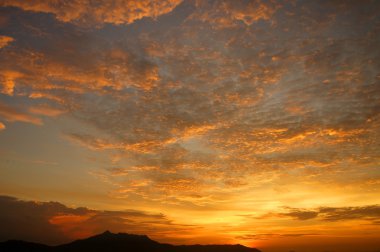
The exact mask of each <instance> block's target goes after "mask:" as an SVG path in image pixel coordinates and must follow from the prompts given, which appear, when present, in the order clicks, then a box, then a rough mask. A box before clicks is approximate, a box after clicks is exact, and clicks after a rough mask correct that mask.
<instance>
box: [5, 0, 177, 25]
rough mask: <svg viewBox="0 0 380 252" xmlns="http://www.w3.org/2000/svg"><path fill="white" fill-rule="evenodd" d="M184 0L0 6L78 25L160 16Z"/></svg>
mask: <svg viewBox="0 0 380 252" xmlns="http://www.w3.org/2000/svg"><path fill="white" fill-rule="evenodd" d="M181 2H182V0H157V1H151V0H142V1H140V0H112V1H107V0H103V1H98V2H97V3H96V4H93V2H92V1H90V0H74V1H70V2H67V1H64V0H54V1H44V0H36V1H22V0H15V1H13V0H5V1H2V2H1V3H0V5H1V6H13V7H18V8H21V9H23V10H25V11H34V12H45V13H52V14H54V15H55V17H56V18H57V19H58V20H59V21H61V22H72V23H77V24H85V25H90V24H95V25H103V24H105V23H110V24H116V25H120V24H130V23H133V22H134V21H136V20H139V19H142V18H144V17H150V18H157V17H159V16H161V15H164V14H166V13H169V12H171V11H172V10H173V9H174V8H175V7H176V6H177V5H179V4H180V3H181Z"/></svg>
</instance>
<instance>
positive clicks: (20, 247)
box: [0, 231, 260, 252]
mask: <svg viewBox="0 0 380 252" xmlns="http://www.w3.org/2000/svg"><path fill="white" fill-rule="evenodd" d="M8 251H9V252H14V251H20V252H44V251H53V252H66V251H73V252H77V251H78V252H87V251H88V252H260V250H258V249H255V248H248V247H245V246H242V245H180V246H174V245H170V244H161V243H158V242H156V241H153V240H151V239H149V237H148V236H145V235H131V234H124V233H118V234H113V233H111V232H109V231H106V232H104V233H103V234H99V235H95V236H92V237H89V238H87V239H83V240H77V241H74V242H71V243H67V244H63V245H59V246H47V245H43V244H38V243H31V242H25V241H15V240H11V241H6V242H1V243H0V252H8Z"/></svg>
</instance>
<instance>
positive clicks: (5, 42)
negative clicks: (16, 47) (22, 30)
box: [0, 36, 14, 49]
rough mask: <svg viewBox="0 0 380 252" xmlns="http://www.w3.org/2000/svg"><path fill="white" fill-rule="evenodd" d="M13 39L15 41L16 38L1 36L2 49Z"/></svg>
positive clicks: (0, 46)
mask: <svg viewBox="0 0 380 252" xmlns="http://www.w3.org/2000/svg"><path fill="white" fill-rule="evenodd" d="M12 41H14V38H12V37H9V36H0V49H1V48H3V47H5V46H7V45H8V44H9V43H11V42H12Z"/></svg>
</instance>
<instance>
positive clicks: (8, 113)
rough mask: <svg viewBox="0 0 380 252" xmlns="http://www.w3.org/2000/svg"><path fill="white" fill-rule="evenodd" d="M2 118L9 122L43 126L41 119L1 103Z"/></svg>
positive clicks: (0, 114) (0, 112)
mask: <svg viewBox="0 0 380 252" xmlns="http://www.w3.org/2000/svg"><path fill="white" fill-rule="evenodd" d="M0 116H1V117H3V118H4V119H5V120H7V121H9V122H26V123H32V124H36V125H42V120H41V119H40V118H37V117H34V116H31V115H29V114H27V113H24V112H21V111H19V110H17V109H15V108H13V107H10V106H8V105H6V104H3V103H0Z"/></svg>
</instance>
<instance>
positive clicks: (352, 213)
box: [261, 205, 380, 222]
mask: <svg viewBox="0 0 380 252" xmlns="http://www.w3.org/2000/svg"><path fill="white" fill-rule="evenodd" d="M286 209H288V211H287V212H282V213H269V214H267V215H264V216H262V217H261V218H272V217H285V218H288V217H291V218H293V219H296V220H302V221H304V220H311V219H318V220H321V221H329V222H335V221H348V220H369V221H371V222H378V221H379V219H380V206H379V205H368V206H358V207H319V208H313V209H297V208H290V207H287V208H286Z"/></svg>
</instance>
